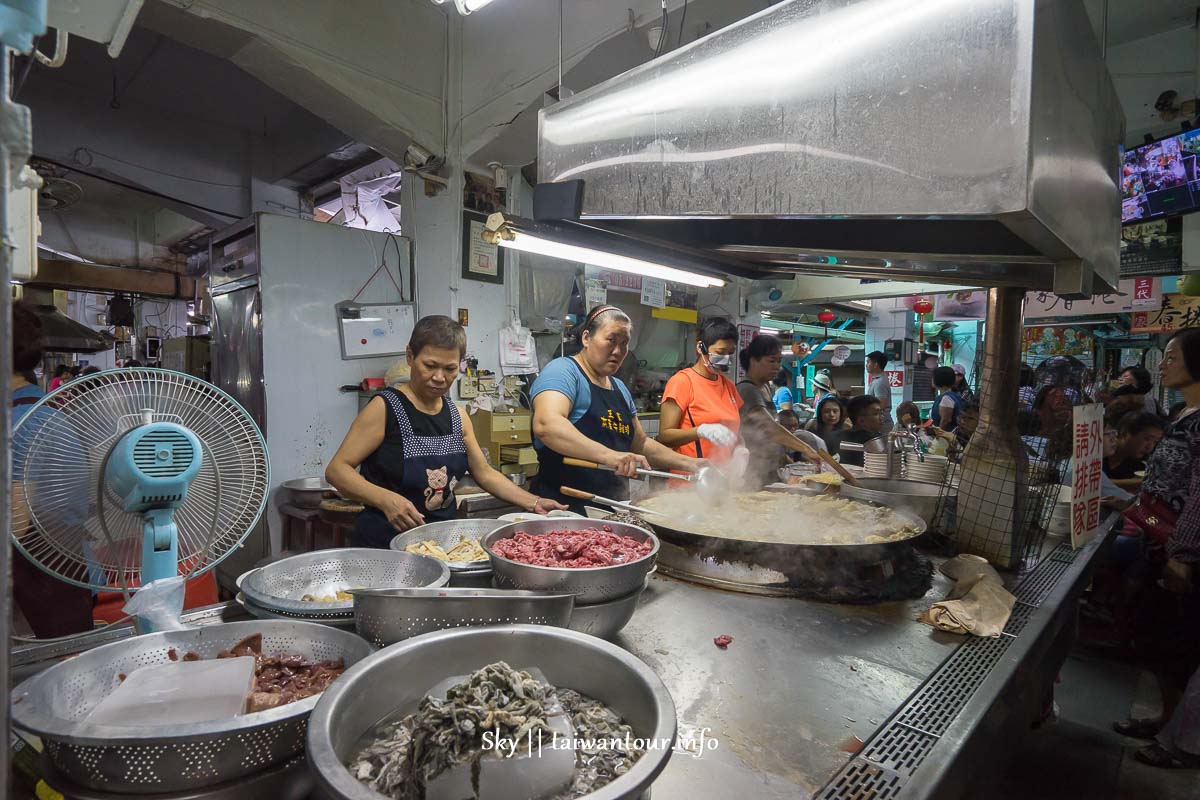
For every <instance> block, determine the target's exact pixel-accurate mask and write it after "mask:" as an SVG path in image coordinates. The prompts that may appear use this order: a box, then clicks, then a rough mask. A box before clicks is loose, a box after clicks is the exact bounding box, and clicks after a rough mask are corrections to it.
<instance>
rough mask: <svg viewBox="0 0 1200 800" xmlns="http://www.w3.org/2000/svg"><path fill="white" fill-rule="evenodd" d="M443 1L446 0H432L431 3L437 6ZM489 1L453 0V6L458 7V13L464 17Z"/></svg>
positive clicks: (490, 0) (489, 0)
mask: <svg viewBox="0 0 1200 800" xmlns="http://www.w3.org/2000/svg"><path fill="white" fill-rule="evenodd" d="M445 2H447V0H433V4H434V5H437V6H440V5H442V4H443V3H445ZM491 2H492V0H454V7H455V8H457V9H458V13H460V14H462V15H463V16H464V17H465V16H467V15H468V14H470V13H471V12H472V11H478V10H479V9H481V8H483V7H484V6H486V5H487V4H489V3H491Z"/></svg>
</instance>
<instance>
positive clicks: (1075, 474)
mask: <svg viewBox="0 0 1200 800" xmlns="http://www.w3.org/2000/svg"><path fill="white" fill-rule="evenodd" d="M1071 430H1072V434H1073V435H1072V442H1071V445H1072V447H1071V455H1072V465H1073V466H1072V472H1071V547H1073V548H1075V549H1076V550H1078V549H1079V548H1080V547H1082V546H1083V545H1085V544H1086V543H1087V542H1088V541H1090V540H1091V538H1092V537H1093V536H1095V535H1096V531H1097V530H1098V529H1099V528H1100V476H1101V475H1102V474H1103V469H1104V406H1103V405H1101V404H1100V403H1093V404H1091V405H1086V406H1075V419H1074V424H1073V425H1072V428H1071Z"/></svg>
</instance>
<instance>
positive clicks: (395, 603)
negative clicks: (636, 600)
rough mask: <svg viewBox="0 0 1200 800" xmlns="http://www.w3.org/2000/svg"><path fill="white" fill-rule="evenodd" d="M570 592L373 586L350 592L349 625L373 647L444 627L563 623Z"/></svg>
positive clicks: (570, 601)
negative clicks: (352, 617) (351, 606)
mask: <svg viewBox="0 0 1200 800" xmlns="http://www.w3.org/2000/svg"><path fill="white" fill-rule="evenodd" d="M574 607H575V596H574V595H572V594H547V593H545V592H522V591H505V590H501V589H377V590H371V591H364V592H355V593H354V627H355V628H356V629H357V630H358V635H359V636H362V637H363V638H365V639H367V640H368V641H369V642H371V643H372V644H374V645H376V646H377V647H386V646H388V645H389V644H395V643H396V642H399V641H402V640H404V639H409V638H411V637H413V636H420V635H421V634H422V633H429V632H431V631H440V630H444V629H446V628H465V627H482V626H486V625H515V624H529V625H552V626H554V627H558V628H565V627H567V624H568V623H569V622H570V621H571V612H572V610H573V609H574Z"/></svg>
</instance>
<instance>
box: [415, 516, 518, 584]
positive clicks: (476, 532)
mask: <svg viewBox="0 0 1200 800" xmlns="http://www.w3.org/2000/svg"><path fill="white" fill-rule="evenodd" d="M508 524H509V523H508V522H506V521H505V520H501V519H450V520H445V521H443V522H430V523H429V524H427V525H421V526H418V527H416V528H413V529H412V530H408V531H405V532H404V533H402V534H400V535H399V536H397V537H396V538H394V539H392V544H391V548H392V550H396V551H398V552H407V550H406V548H408V547H409V546H410V545H418V544H420V543H421V542H434V543H435V544H437V546H438V547H440V548H442V549H443V550H447V551H448V550H451V549H452V548H453V547H454V546H455V545H457V544H458V543H459V542H461V541H462V540H463V539H474V540H475V541H477V542H481V543H482V541H483V537H484V536H487V535H488V534H489V533H491V532H492V531H494V530H496V529H497V528H503V527H504V526H505V525H508ZM446 565H447V566H448V567H449V568H450V586H452V587H454V588H487V587H489V586H491V585H492V564H491V561H490V560H489V559H487V558H484V559H481V560H479V561H448V562H446Z"/></svg>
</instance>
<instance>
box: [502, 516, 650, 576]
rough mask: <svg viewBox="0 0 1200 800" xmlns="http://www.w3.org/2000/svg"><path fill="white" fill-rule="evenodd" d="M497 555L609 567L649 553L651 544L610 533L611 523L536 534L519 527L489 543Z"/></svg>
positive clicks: (526, 561) (557, 564) (523, 561)
mask: <svg viewBox="0 0 1200 800" xmlns="http://www.w3.org/2000/svg"><path fill="white" fill-rule="evenodd" d="M492 549H493V550H494V551H495V552H496V555H499V556H503V557H504V558H507V559H509V560H510V561H517V562H519V563H521V564H532V565H533V566H535V567H569V568H577V569H578V568H586V567H611V566H613V565H615V564H628V563H630V562H633V561H637V560H638V559H641V558H645V557H646V556H648V555H650V551H651V550H653V549H654V544H653V543H652V542H651V541H650V540H647V541H644V542H639V541H638V540H637V539H634V538H633V537H632V536H621V535H619V534H616V533H613V530H612V528H611V527H610V526H608V525H604V526H602V527H600V528H587V529H585V530H561V531H548V532H547V533H543V534H540V535H537V536H534V535H531V534H528V533H525V532H524V531H518V532H517V534H516V535H515V536H513V537H512V538H511V539H501V540H500V541H498V542H495V543H494V544H492Z"/></svg>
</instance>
